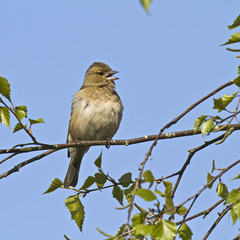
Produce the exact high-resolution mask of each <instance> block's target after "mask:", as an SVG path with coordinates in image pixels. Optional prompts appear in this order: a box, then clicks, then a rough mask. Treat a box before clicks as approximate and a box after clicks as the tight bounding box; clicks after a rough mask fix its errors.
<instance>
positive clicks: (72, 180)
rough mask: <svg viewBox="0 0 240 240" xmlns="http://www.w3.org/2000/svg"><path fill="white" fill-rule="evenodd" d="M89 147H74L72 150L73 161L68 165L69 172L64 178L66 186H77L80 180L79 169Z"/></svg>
mask: <svg viewBox="0 0 240 240" xmlns="http://www.w3.org/2000/svg"><path fill="white" fill-rule="evenodd" d="M87 150H88V147H87V148H72V149H71V150H70V155H71V161H70V163H69V166H68V170H67V174H66V177H65V179H64V183H63V184H64V187H69V186H72V187H75V186H76V185H77V182H78V175H79V169H80V165H81V162H82V158H83V155H84V154H85V153H86V152H87Z"/></svg>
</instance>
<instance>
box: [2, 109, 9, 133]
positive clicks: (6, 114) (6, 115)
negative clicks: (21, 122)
mask: <svg viewBox="0 0 240 240" xmlns="http://www.w3.org/2000/svg"><path fill="white" fill-rule="evenodd" d="M0 122H1V123H2V124H4V125H6V126H8V127H9V129H10V113H9V110H8V108H6V107H0Z"/></svg>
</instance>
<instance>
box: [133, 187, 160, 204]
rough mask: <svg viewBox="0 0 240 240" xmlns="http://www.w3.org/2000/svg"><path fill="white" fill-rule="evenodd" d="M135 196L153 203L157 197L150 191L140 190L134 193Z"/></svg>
mask: <svg viewBox="0 0 240 240" xmlns="http://www.w3.org/2000/svg"><path fill="white" fill-rule="evenodd" d="M133 194H136V195H138V196H139V197H141V198H143V199H144V200H145V201H148V202H151V201H153V200H156V199H157V197H156V195H155V194H154V193H153V192H152V191H151V190H149V189H144V188H141V189H138V190H137V191H134V192H133Z"/></svg>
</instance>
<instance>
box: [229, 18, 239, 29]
mask: <svg viewBox="0 0 240 240" xmlns="http://www.w3.org/2000/svg"><path fill="white" fill-rule="evenodd" d="M239 26H240V15H238V17H237V18H236V19H235V20H234V22H233V24H232V25H230V26H228V28H229V30H230V29H234V28H236V27H239Z"/></svg>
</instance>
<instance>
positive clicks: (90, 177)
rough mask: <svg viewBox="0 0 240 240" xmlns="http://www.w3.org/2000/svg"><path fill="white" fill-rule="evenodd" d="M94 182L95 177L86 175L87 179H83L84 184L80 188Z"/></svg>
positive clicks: (87, 186)
mask: <svg viewBox="0 0 240 240" xmlns="http://www.w3.org/2000/svg"><path fill="white" fill-rule="evenodd" d="M94 183H95V177H93V176H88V177H87V179H86V180H85V182H84V184H83V185H82V187H81V188H80V190H81V189H87V188H89V187H91V186H92V185H93V184H94Z"/></svg>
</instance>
